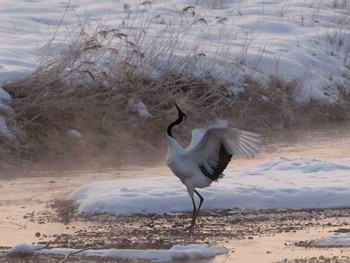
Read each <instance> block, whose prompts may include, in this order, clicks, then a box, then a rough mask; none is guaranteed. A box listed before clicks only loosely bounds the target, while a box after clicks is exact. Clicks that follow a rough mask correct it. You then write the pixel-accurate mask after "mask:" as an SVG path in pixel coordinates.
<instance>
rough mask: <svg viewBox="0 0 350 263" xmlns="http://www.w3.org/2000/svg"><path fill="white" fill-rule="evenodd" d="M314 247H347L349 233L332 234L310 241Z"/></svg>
mask: <svg viewBox="0 0 350 263" xmlns="http://www.w3.org/2000/svg"><path fill="white" fill-rule="evenodd" d="M311 244H312V245H313V246H316V247H349V246H350V234H339V235H334V236H327V237H324V238H321V239H317V240H314V241H312V242H311Z"/></svg>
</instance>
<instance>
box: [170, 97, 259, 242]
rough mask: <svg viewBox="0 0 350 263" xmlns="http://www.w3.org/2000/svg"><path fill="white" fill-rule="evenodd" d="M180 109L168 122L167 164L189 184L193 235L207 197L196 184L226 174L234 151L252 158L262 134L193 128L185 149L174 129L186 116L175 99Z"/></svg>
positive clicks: (204, 183)
mask: <svg viewBox="0 0 350 263" xmlns="http://www.w3.org/2000/svg"><path fill="white" fill-rule="evenodd" d="M175 106H176V108H177V111H178V118H177V120H176V121H174V122H173V123H171V124H170V125H169V126H168V129H167V134H166V138H167V140H168V153H167V157H166V161H167V164H168V166H169V168H170V169H171V171H172V172H173V173H174V174H175V175H176V176H177V177H178V178H179V179H180V180H181V182H182V183H183V184H184V185H185V186H186V188H187V192H188V194H189V195H190V197H191V199H192V204H193V211H192V221H191V225H190V227H189V230H190V233H189V234H190V236H191V235H192V232H193V228H194V226H195V223H196V218H197V216H198V213H199V210H200V208H201V206H202V204H203V201H204V197H203V196H201V195H200V194H199V193H198V192H197V190H196V188H204V187H208V186H210V184H211V183H212V182H213V181H217V180H218V179H219V178H221V177H223V174H222V172H223V171H224V170H225V168H226V166H227V165H228V163H229V162H230V161H231V158H232V156H233V155H237V156H241V157H245V158H253V157H254V155H255V153H256V152H257V149H258V148H259V146H260V143H261V140H260V135H259V134H257V133H254V132H249V131H243V130H240V129H235V128H229V127H210V128H208V129H207V130H204V129H194V130H193V131H192V140H191V143H190V145H189V146H188V147H187V148H186V149H184V148H183V147H182V146H181V145H180V144H179V143H178V142H177V141H176V140H175V139H174V137H173V134H172V129H173V127H174V126H175V125H178V124H180V123H182V122H183V121H184V120H185V119H186V114H185V113H183V112H182V110H181V109H180V108H179V106H178V105H177V104H176V103H175ZM194 193H196V195H197V196H198V197H199V200H200V202H199V206H198V209H197V207H196V203H195V201H194Z"/></svg>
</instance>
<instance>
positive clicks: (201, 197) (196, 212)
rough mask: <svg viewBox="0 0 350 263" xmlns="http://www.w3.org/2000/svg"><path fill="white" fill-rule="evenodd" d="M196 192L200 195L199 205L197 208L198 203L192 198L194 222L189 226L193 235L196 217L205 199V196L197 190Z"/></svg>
mask: <svg viewBox="0 0 350 263" xmlns="http://www.w3.org/2000/svg"><path fill="white" fill-rule="evenodd" d="M194 192H195V193H196V194H197V195H198V197H199V206H198V209H197V207H196V203H195V201H194V198H192V204H193V211H192V222H191V225H190V227H189V229H190V236H192V232H193V228H194V226H195V224H196V219H197V217H198V213H199V210H200V209H201V206H202V204H203V201H204V197H203V196H201V195H200V194H199V193H198V192H197V191H196V190H195V191H194Z"/></svg>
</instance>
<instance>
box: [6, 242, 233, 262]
mask: <svg viewBox="0 0 350 263" xmlns="http://www.w3.org/2000/svg"><path fill="white" fill-rule="evenodd" d="M38 248H39V249H40V248H42V247H40V246H39V247H38V245H28V244H19V245H16V246H14V247H13V248H11V250H10V251H9V252H8V255H9V256H15V255H19V254H22V255H25V254H29V253H37V254H57V255H69V254H73V253H77V252H79V251H80V250H79V249H67V248H53V249H40V250H38ZM226 252H227V250H226V249H225V248H223V247H204V246H202V245H197V244H192V245H188V246H180V245H175V246H173V247H172V248H170V249H169V250H155V249H152V250H137V249H101V250H93V249H89V250H84V251H81V252H80V253H78V255H81V256H87V257H91V256H96V257H103V258H113V259H120V260H131V259H135V260H150V261H153V262H154V261H155V262H158V261H160V262H165V261H174V260H196V259H203V258H213V257H215V256H216V255H220V254H224V253H226Z"/></svg>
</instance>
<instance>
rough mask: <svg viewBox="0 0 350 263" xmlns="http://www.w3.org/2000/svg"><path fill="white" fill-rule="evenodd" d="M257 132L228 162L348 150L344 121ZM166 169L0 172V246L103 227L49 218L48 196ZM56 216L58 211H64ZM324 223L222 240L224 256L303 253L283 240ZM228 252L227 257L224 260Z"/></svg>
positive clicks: (312, 232) (348, 128)
mask: <svg viewBox="0 0 350 263" xmlns="http://www.w3.org/2000/svg"><path fill="white" fill-rule="evenodd" d="M262 136H263V146H262V148H261V151H260V153H259V155H258V156H257V158H256V159H254V160H249V161H243V160H235V161H233V162H231V164H230V165H231V166H232V167H237V165H241V166H246V165H249V164H252V163H255V162H259V161H262V160H267V159H271V158H277V157H281V156H284V157H312V158H319V159H330V158H349V156H350V122H349V121H347V122H342V123H326V124H318V125H313V126H311V125H310V126H309V127H302V128H300V127H299V128H292V129H289V130H288V131H286V130H281V131H273V132H265V133H262ZM169 174H170V171H169V170H168V168H167V167H166V166H165V164H163V163H156V164H149V163H147V164H145V165H142V164H141V165H139V166H134V167H130V166H129V167H123V168H101V169H98V170H91V171H73V172H72V171H69V172H64V171H22V172H16V173H14V174H13V176H11V174H10V175H9V174H6V175H5V174H2V175H0V196H1V198H0V233H1V234H0V247H2V248H6V247H10V246H13V245H15V244H18V243H22V242H26V243H36V242H45V241H47V240H48V239H53V238H57V236H59V235H60V234H61V233H66V234H67V235H72V236H73V235H74V234H75V233H77V232H79V231H83V230H84V229H85V230H86V229H87V228H89V227H98V226H100V227H103V223H98V222H91V221H87V222H82V221H77V222H76V223H73V224H65V223H64V222H62V220H54V219H53V220H50V217H57V213H53V212H52V207H50V206H52V201H53V200H64V199H65V198H66V196H67V195H68V194H69V193H71V192H72V191H73V190H75V189H76V188H78V187H79V186H82V185H84V184H87V183H89V182H95V181H101V180H111V179H118V178H132V177H140V176H141V175H142V176H145V175H147V176H161V175H169ZM60 216H61V217H64V215H60ZM186 218H187V216H186ZM67 220H68V219H67ZM348 221H349V220H348ZM99 224H100V225H99ZM349 224H350V222H349ZM337 226H338V225H337ZM329 227H330V228H329V229H325V228H324V227H323V228H322V229H323V230H322V229H321V228H317V227H316V228H313V229H301V230H300V231H298V232H297V233H296V232H290V233H287V234H286V233H279V234H275V235H261V236H259V237H254V240H253V241H252V240H251V239H248V237H246V238H243V239H242V240H239V241H237V240H233V241H232V242H228V243H227V244H226V243H225V245H227V246H229V248H230V249H232V250H234V251H235V252H234V253H232V255H231V256H230V258H231V259H232V258H233V259H235V260H238V259H239V260H240V261H239V262H254V261H249V260H244V255H248V254H249V255H250V254H251V255H254V254H255V255H257V256H259V261H256V262H270V261H269V260H272V259H273V260H277V259H283V258H288V257H289V256H290V254H291V252H293V251H294V252H297V253H298V255H301V256H307V255H308V250H305V248H303V247H301V248H300V247H293V249H292V250H291V249H289V250H288V249H286V244H287V243H288V242H294V241H295V242H298V241H300V240H304V239H305V238H306V239H312V238H320V237H322V236H323V235H325V234H326V232H327V231H331V227H333V226H332V224H331V225H330V226H329ZM288 244H289V243H288ZM276 251H279V252H278V253H277V252H276ZM343 251H344V249H343ZM346 251H347V252H346ZM309 252H310V250H309ZM338 252H339V253H340V249H338V250H337V251H334V249H327V250H322V251H320V253H319V254H318V255H320V256H321V255H325V256H326V255H335V254H336V253H338ZM345 252H346V253H349V254H350V252H349V250H346V249H345ZM342 253H343V252H342ZM272 254H273V256H274V257H272ZM342 255H343V254H342ZM230 258H229V259H227V260H228V261H230ZM265 259H266V260H265ZM221 260H224V257H223V256H220V257H218V258H217V262H221ZM0 262H1V260H0ZM237 262H238V261H237Z"/></svg>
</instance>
